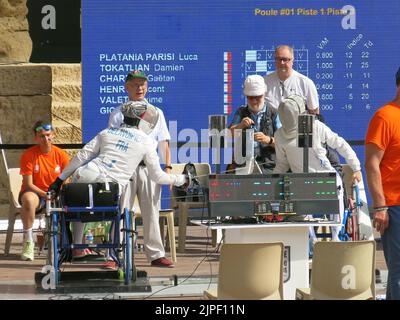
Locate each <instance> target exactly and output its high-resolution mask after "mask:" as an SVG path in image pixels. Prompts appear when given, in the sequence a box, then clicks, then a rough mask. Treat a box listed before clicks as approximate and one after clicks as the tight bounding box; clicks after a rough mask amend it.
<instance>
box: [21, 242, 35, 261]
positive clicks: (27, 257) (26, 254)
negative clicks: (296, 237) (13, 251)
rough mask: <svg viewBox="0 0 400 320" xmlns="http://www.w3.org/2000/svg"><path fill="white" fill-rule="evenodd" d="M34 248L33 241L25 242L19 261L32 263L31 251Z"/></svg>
mask: <svg viewBox="0 0 400 320" xmlns="http://www.w3.org/2000/svg"><path fill="white" fill-rule="evenodd" d="M34 248H35V243H34V242H33V241H27V242H25V244H24V248H23V249H22V254H21V259H22V260H24V261H33V259H34V256H33V251H34Z"/></svg>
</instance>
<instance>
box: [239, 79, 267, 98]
mask: <svg viewBox="0 0 400 320" xmlns="http://www.w3.org/2000/svg"><path fill="white" fill-rule="evenodd" d="M266 90H267V86H266V85H265V82H264V78H263V77H261V76H259V75H258V74H253V75H251V76H248V77H247V78H246V80H244V89H243V93H244V95H245V96H248V97H257V96H261V95H263V94H265V91H266Z"/></svg>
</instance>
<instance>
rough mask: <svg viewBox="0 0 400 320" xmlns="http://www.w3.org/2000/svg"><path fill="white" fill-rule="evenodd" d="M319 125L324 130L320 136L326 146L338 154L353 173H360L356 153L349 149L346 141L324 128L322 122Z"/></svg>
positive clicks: (359, 164) (326, 127)
mask: <svg viewBox="0 0 400 320" xmlns="http://www.w3.org/2000/svg"><path fill="white" fill-rule="evenodd" d="M320 124H322V126H321V129H323V127H325V129H323V131H324V132H322V133H321V134H322V135H323V136H324V139H325V141H326V143H327V144H328V146H330V147H331V148H332V149H335V150H337V151H338V152H339V154H340V155H341V156H342V157H343V158H344V159H345V160H346V163H347V164H349V165H350V167H351V169H352V170H353V172H356V171H361V163H360V160H358V158H357V155H356V153H355V152H354V150H353V149H352V148H351V147H350V145H349V144H348V143H347V141H346V140H344V139H343V138H342V137H339V135H338V134H337V133H334V132H333V131H332V130H331V129H330V128H329V127H328V126H326V125H325V124H323V123H322V122H320ZM317 134H318V133H317Z"/></svg>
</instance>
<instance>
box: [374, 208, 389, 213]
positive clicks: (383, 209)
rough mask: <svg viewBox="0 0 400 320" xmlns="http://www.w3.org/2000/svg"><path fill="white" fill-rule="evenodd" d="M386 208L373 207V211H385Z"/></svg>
mask: <svg viewBox="0 0 400 320" xmlns="http://www.w3.org/2000/svg"><path fill="white" fill-rule="evenodd" d="M387 209H389V208H388V207H374V211H375V212H377V211H378V212H379V211H386V210H387Z"/></svg>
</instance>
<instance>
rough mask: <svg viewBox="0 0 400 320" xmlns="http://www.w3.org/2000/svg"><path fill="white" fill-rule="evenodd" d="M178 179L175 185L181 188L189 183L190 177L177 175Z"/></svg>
mask: <svg viewBox="0 0 400 320" xmlns="http://www.w3.org/2000/svg"><path fill="white" fill-rule="evenodd" d="M174 176H175V177H176V180H175V183H174V185H175V186H177V187H180V186H182V185H184V184H186V183H188V177H187V176H186V175H184V174H176V175H174Z"/></svg>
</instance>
